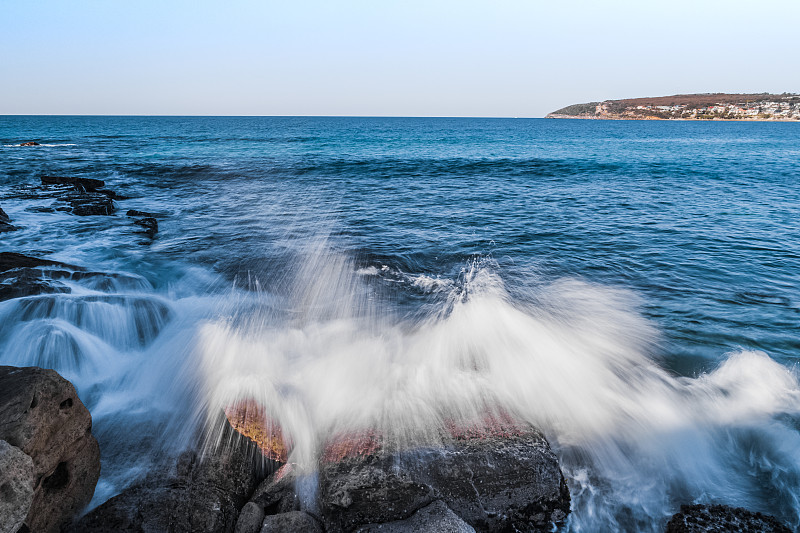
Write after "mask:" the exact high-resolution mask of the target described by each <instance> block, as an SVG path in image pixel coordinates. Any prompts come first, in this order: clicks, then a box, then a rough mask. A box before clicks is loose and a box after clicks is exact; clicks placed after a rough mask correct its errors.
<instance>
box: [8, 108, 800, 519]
mask: <svg viewBox="0 0 800 533" xmlns="http://www.w3.org/2000/svg"><path fill="white" fill-rule="evenodd" d="M28 140H37V141H39V142H40V143H42V146H39V147H30V148H22V147H18V146H14V145H15V144H18V143H20V142H24V141H28ZM42 174H55V175H69V176H81V177H92V178H98V179H102V180H105V182H106V184H107V186H108V188H110V189H113V190H115V191H116V192H117V193H120V194H124V195H126V196H129V197H130V199H127V200H121V201H118V202H117V206H118V211H117V215H116V216H111V217H76V216H73V215H70V214H67V213H63V212H52V213H43V212H39V211H37V209H36V208H37V207H40V206H41V205H42V204H43V203H47V202H43V200H41V199H37V198H32V197H31V196H30V195H26V194H24V192H25V191H26V190H27V188H28V187H30V186H36V185H38V184H39V176H40V175H42ZM798 183H800V128H798V127H797V125H796V124H791V123H700V122H655V121H654V122H627V121H620V122H605V121H572V120H544V119H532V120H516V119H427V118H426V119H414V118H300V117H294V118H291V117H287V118H270V117H230V118H226V117H185V118H184V117H21V116H20V117H0V187H2V188H1V189H0V207H2V208H3V209H4V210H5V211H6V212H7V213H8V214H9V215H10V216H11V218H12V220H13V223H14V224H16V225H18V226H21V227H22V229H21V230H20V231H16V232H12V233H3V234H0V250H3V251H17V252H23V253H31V254H36V255H47V256H48V257H51V258H53V259H58V260H61V261H65V262H68V263H73V264H79V265H84V266H88V267H90V268H92V269H95V270H101V271H115V272H123V273H128V274H133V275H135V276H140V277H141V279H142V283H143V284H139V285H136V287H137V288H135V289H132V288H130V287H128V288H126V287H122V288H120V287H116V288H115V289H114V291H113V293H114V294H116V295H119V294H124V295H126V296H129V297H130V296H131V295H132V294H135V295H137V296H138V297H140V298H144V299H146V300H147V301H148V302H150V303H149V304H148V305H150V306H151V307H153V306H156V305H160V306H164V307H165V308H167V309H168V310H169V311H168V314H169V317H170V318H169V321H168V324H166V325H159V326H158V328H159V331H160V334H159V335H158V336H157V337H156V338H155V340H153V341H152V342H151V341H148V342H147V343H145V345H144V346H143V345H142V343H141V342H139V339H134V337H135V335H134V334H133V333H131V331H129V329H130V328H134V329H135V326H132V325H131V324H130V320H132V319H129V318H125V317H126V316H127V314H126V313H131V312H134V311H131V309H134V310H135V309H139V308H137V307H136V306H135V304H132V303H130V300H127V301H125V302H123V303H118V304H113V303H108V302H107V303H106V305H108V306H109V307H108V308H105V310H103V311H101V310H98V309H95V310H94V311H85V310H84V311H81V313H83V315H82V316H83V318H82V319H80V320H79V319H78V318H76V317H77V316H78V314H80V313H77V312H76V311H68V310H66V311H65V310H64V309H66V308H67V307H69V306H70V305H72V306H78V307H79V306H80V305H83V304H82V303H81V302H78V301H76V300H75V299H79V298H87V297H88V296H97V294H98V291H96V290H95V289H92V288H87V287H75V289H74V291H73V292H74V294H72V295H67V296H62V297H59V298H62V299H63V302H67V303H64V305H63V307H64V308H63V309H62V310H61V311H58V310H56V311H53V310H52V309H51V310H50V311H41V312H38V314H37V313H33V314H30V313H29V314H28V315H24V317H23V313H22V312H21V311H20V307H19V305H21V304H20V302H16V301H8V302H4V303H0V313H3V314H4V316H6V317H7V318H6V324H5V325H4V326H3V328H2V329H0V350H2V351H0V364H3V363H8V364H44V363H43V361H45V362H47V363H49V366H53V367H55V368H57V369H58V370H59V371H61V372H62V373H64V374H65V375H66V376H68V377H70V379H73V380H74V381H75V382H76V384H77V385H78V388H79V390H80V392H81V395H82V397H83V398H84V401H85V402H86V403H87V404H88V405H89V407H90V408H91V409H92V412H93V415H94V417H95V428H96V431H97V432H98V434H99V438H100V440H101V446H102V447H103V448H104V479H103V480H101V485H100V486H99V488H98V496H97V498H98V499H99V500H102V499H104V498H107V497H108V496H109V495H111V494H113V493H114V492H116V491H117V490H119V489H120V488H121V487H122V486H124V485H125V484H126V483H127V482H128V480H129V479H132V478H133V477H134V475H135V472H137V471H138V470H137V468H138V469H146V468H147V465H148V464H149V463H148V461H149V459H148V457H149V456H150V455H152V454H155V453H156V452H155V451H152V450H155V448H159V446H162V444H163V443H164V441H166V440H169V439H165V438H164V434H163V431H165V429H164V428H165V427H166V426H170V425H174V424H176V423H177V422H175V419H173V418H170V417H174V416H176V413H177V414H178V415H177V416H178V418H179V419H180V418H181V417H182V416H183V415H182V414H180V413H184V414H185V413H186V412H188V411H191V410H192V406H193V405H196V404H197V401H198V397H201V398H204V400H203V401H201V402H200V403H204V402H207V403H208V404H209V405H213V403H214V401H218V400H219V398H227V399H228V400H230V398H231V397H235V396H236V395H237V394H245V393H244V392H243V391H247V394H249V395H251V396H257V397H260V398H262V399H263V401H265V402H272V405H274V406H275V407H274V408H275V410H276V413H275V416H276V417H277V418H280V419H281V420H283V423H284V424H285V425H287V426H291V425H292V424H296V425H297V427H296V428H295V431H296V434H297V435H298V440H299V441H302V442H306V441H307V446H306V447H305V448H303V446H298V450H300V448H303V452H302V453H304V454H306V456H304V457H306V459H308V460H311V458H313V456H314V453H315V452H314V450H315V449H316V448H315V446H316V445H317V444H318V443H319V442H320V441H324V438H325V431H326V429H325V428H329V427H334V426H337V424H339V425H341V424H342V423H344V422H342V421H343V420H347V423H344V425H345V426H347V424H348V423H351V422H352V423H354V424H355V422H353V419H354V418H356V419H358V424H368V423H369V421H370V420H377V419H379V418H381V417H384V418H386V417H388V419H392V416H394V415H393V413H395V409H397V410H398V411H399V408H398V407H397V405H404V406H405V408H404V409H405V411H404V412H405V414H404V415H403V419H404V420H411V421H410V422H407V424H408V425H409V427H412V426H414V425H415V424H419V425H425V426H426V427H427V426H430V425H435V424H436V422H435V421H432V420H430V419H427V418H426V417H425V415H424V414H423V413H422V411H420V412H417V411H415V409H416V408H415V407H413V406H414V405H417V404H418V403H419V404H425V405H427V406H428V407H430V406H433V407H434V410H436V408H441V409H440V410H442V412H446V413H447V414H448V416H450V415H452V412H451V411H450V410H451V409H453V406H454V405H459V406H462V407H463V406H465V405H469V406H470V408H477V407H476V406H477V405H478V403H476V402H478V400H477V398H481V400H480V401H481V402H482V401H485V398H486V397H492V398H494V400H493V401H496V402H497V403H499V404H500V405H501V406H503V408H505V409H509V410H511V411H512V412H515V413H516V414H518V416H520V417H521V418H523V419H526V420H528V421H530V422H533V423H536V424H537V425H540V426H542V427H543V428H544V429H545V431H546V433H547V434H548V437H549V438H550V440H551V442H552V443H553V445H554V447H555V448H556V449H557V450H558V452H559V454H560V456H561V457H562V462H563V463H564V465H565V466H564V469H565V474H567V476H568V477H569V478H570V479H571V488H572V491H573V498H574V501H573V518H572V521H571V523H570V526H569V527H570V528H571V530H573V531H598V530H602V529H603V528H611V527H613V528H618V529H623V530H632V531H633V530H642V531H646V530H650V529H652V530H659V528H662V527H663V524H664V523H665V521H666V517H667V516H668V515H669V513H670V512H674V511H675V510H676V508H677V506H678V505H679V504H680V503H689V502H693V501H713V502H720V503H728V504H734V505H743V506H746V507H750V508H753V509H756V510H763V511H767V512H770V513H773V514H776V515H778V516H779V517H780V518H782V519H783V520H785V521H787V522H789V523H791V524H793V525H794V526H795V527H796V526H797V525H798V524H800V514H798V513H800V505H798V502H797V498H798V495H800V461H799V460H798V457H800V455H798V453H797V452H798V451H800V435H798V431H797V428H798V427H800V426H799V425H798V423H799V422H800V419H798V412H797V411H798V407H800V403H798V402H799V401H800V400H798V398H800V388H798V384H797V375H796V369H795V364H796V362H797V360H798V357H800V339H799V338H798V336H797V331H798V323H799V321H800V285H799V284H798V280H800V224H799V223H798V220H800V188H799V187H798ZM128 209H138V210H142V211H148V212H151V213H154V214H156V215H157V218H158V219H159V227H160V231H159V233H158V234H157V236H156V237H155V238H154V239H153V240H149V239H148V238H146V237H143V236H142V235H140V234H137V233H135V232H134V229H133V228H132V225H131V223H130V220H129V219H127V217H125V216H124V213H125V211H127V210H128ZM142 287H144V288H142ZM81 291H83V292H81ZM99 292H100V293H103V291H99ZM106 292H108V291H106ZM103 294H105V293H103ZM48 298H53V297H48ZM34 300H35V298H34ZM59 301H61V300H59ZM154 302H155V303H154ZM27 305H29V306H30V305H32V304H27ZM126 306H127V307H126ZM131 306H133V307H131ZM89 307H91V306H89ZM48 313H50V314H48ZM54 313H55V314H54ZM58 313H61V314H58ZM86 313H89V314H90V315H91V313H97V316H96V317H94V316H93V315H92V316H93V318H92V319H91V320H90V321H88V322H87V319H86V318H85V317H86ZM37 324H38V325H37ZM45 326H46V327H47V328H50V329H47V330H46V331H45V329H42V328H45ZM53 328H56V329H58V330H59V332H60V333H59V334H60V335H61V336H62V337H60V338H62V339H63V338H73V339H77V340H76V341H75V342H76V343H77V346H78V347H77V348H75V347H74V346H73V344H74V343H73V344H70V346H73V347H71V348H70V350H72V352H74V356H73V357H71V358H69V361H68V362H65V361H64V359H59V357H58V353H56V352H58V350H62V351H63V346H64V344H59V343H58V342H49V343H47V342H39V344H36V346H37V348H36V349H29V350H27V351H25V350H23V352H24V353H22V352H20V348H19V347H20V346H21V345H22V344H24V343H23V341H25V343H27V345H31V343H34V340H35V339H41V338H42V337H43V336H47V335H52V330H53ZM126 328H127V329H126ZM23 330H24V331H23ZM47 332H50V333H47ZM48 338H50V337H48ZM32 339H33V340H32ZM48 350H49V351H48ZM348 354H349V355H348ZM352 354H358V357H356V358H355V360H352V359H351V356H352ZM465 354H469V357H476V358H477V359H478V360H479V361H481V364H477V363H476V365H477V366H476V368H486V369H487V370H486V371H485V372H484V373H481V372H478V375H477V376H473V375H469V376H466V377H465V376H463V375H461V374H460V372H462V371H463V368H462V366H463V365H461V364H460V363H459V361H461V359H460V358H462V357H466V355H465ZM476 354H477V355H476ZM353 357H354V356H353ZM59 361H60V362H59ZM87 361H89V362H90V363H89V362H87ZM432 362H435V364H434V363H432ZM462 362H463V361H462ZM334 363H335V364H334ZM482 364H485V367H483V366H481V365H482ZM325 365H332V366H331V368H334V367H335V368H336V369H340V370H339V371H341V372H343V374H342V375H341V376H339V377H340V379H341V382H340V384H341V386H340V387H338V388H333V389H329V388H326V387H322V386H320V384H319V383H318V382H315V380H316V379H318V378H317V373H319V372H322V370H321V369H323V368H324V369H328V370H329V371H330V372H332V374H330V373H329V377H330V376H332V375H337V374H336V373H335V372H336V371H335V370H330V369H329V368H328V367H327V366H325ZM426 365H432V366H430V367H428V366H426ZM365 366H374V368H373V371H374V372H377V373H374V374H369V377H368V378H367V377H365V378H364V380H363V381H359V380H355V381H353V382H351V380H349V377H348V376H352V375H360V373H362V372H364V370H363V368H364V367H365ZM389 368H392V369H394V373H392V372H390V371H389V370H388V369H389ZM398 368H399V369H401V370H399V371H398V370H397V369H398ZM270 369H272V370H270ZM276 369H279V370H276ZM341 369H344V370H341ZM375 369H384V370H385V371H386V372H385V373H382V371H379V370H375ZM419 371H424V372H428V375H431V376H436V379H437V380H438V381H437V383H438V385H437V386H436V387H431V388H430V389H425V388H423V389H412V388H409V387H408V386H407V385H404V384H403V383H405V381H402V380H400V381H389V380H390V379H396V374H397V373H398V372H399V374H400V375H403V376H405V377H406V378H407V377H408V376H409V375H411V374H412V373H414V372H419ZM262 374H263V375H264V376H265V377H264V378H263V380H262V381H258V380H256V382H257V383H258V384H256V385H253V383H252V382H251V381H252V380H251V381H248V382H247V383H244V382H243V381H242V380H243V379H244V378H243V376H250V377H251V378H252V376H259V375H262ZM390 375H391V376H395V377H394V378H390V377H389V376H390ZM463 380H466V381H463ZM401 381H402V383H401ZM371 382H383V384H384V387H383V389H385V390H391V391H393V393H394V395H393V396H391V398H393V399H392V400H391V401H390V400H389V396H387V395H385V394H378V393H375V398H380V399H379V400H375V404H374V405H372V404H369V403H368V402H367V403H368V405H366V406H365V405H360V404H359V401H356V400H355V399H357V398H363V396H364V394H365V391H366V390H372V389H370V388H369V386H368V384H369V383H371ZM287 387H288V388H289V389H291V390H292V391H294V392H292V393H291V394H290V395H289V396H292V398H294V399H295V400H297V398H300V400H298V401H299V404H301V405H306V407H303V408H298V407H297V402H295V403H292V404H291V406H290V405H289V403H287V400H286V397H287V395H286V394H285V393H284V394H281V393H280V391H286V390H288V389H287ZM450 387H452V390H451V389H450ZM434 388H435V389H438V390H447V391H450V392H448V396H447V397H446V398H444V397H440V395H437V394H433V393H432V390H433V389H434ZM223 390H224V392H221V391H223ZM398 391H399V392H398ZM323 392H324V393H325V394H327V396H326V399H320V398H319V397H318V395H321V394H323ZM333 396H336V397H337V399H336V400H332V399H331V398H332V397H333ZM367 396H369V395H367ZM398 398H403V399H404V400H402V401H401V400H397V399H398ZM410 399H415V401H411V400H410ZM293 401H294V400H293ZM404 401H408V403H403V402H404ZM393 402H394V403H393ZM398 402H399V403H398ZM322 404H330V405H336V408H333V407H330V408H326V409H321V408H318V407H312V406H316V405H322ZM204 405H205V403H204ZM131 406H134V407H131ZM459 409H460V408H459ZM467 410H468V409H467ZM359 411H360V412H362V414H363V415H364V416H363V417H360V418H359V417H357V416H356V417H353V416H352V413H353V412H359ZM343 413H346V415H345V414H343ZM395 414H396V413H395ZM398 416H399V415H398ZM282 417H283V418H282ZM189 418H191V417H189ZM301 419H302V420H304V421H305V422H303V423H299V422H297V420H301ZM123 424H126V425H129V424H136V427H141V428H142V429H141V433H142V435H143V436H142V442H141V443H140V444H139V445H137V446H124V445H122V444H120V443H119V437H118V435H117V431H118V428H119V427H120V425H123ZM337 427H338V426H337ZM173 429H174V427H173ZM167 432H169V433H173V432H174V433H180V432H175V431H167ZM409 434H413V431H412V430H411V429H409ZM300 435H306V436H307V439H306V440H305V441H304V439H303V438H301V437H299V436H300ZM154 441H158V442H159V444H158V445H156V444H153V442H154ZM315 443H316V444H315ZM176 446H177V444H176ZM129 448H136V450H131V449H129ZM161 451H163V450H161V449H160V448H159V453H160V452H161ZM300 453H301V452H300V451H298V454H300Z"/></svg>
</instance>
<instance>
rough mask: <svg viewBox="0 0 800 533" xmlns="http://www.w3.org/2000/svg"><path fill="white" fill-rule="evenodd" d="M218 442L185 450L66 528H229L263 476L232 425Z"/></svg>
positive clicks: (83, 532)
mask: <svg viewBox="0 0 800 533" xmlns="http://www.w3.org/2000/svg"><path fill="white" fill-rule="evenodd" d="M220 442H222V443H223V444H222V445H221V446H220V448H218V449H215V450H213V451H210V452H209V453H205V454H198V453H197V452H193V451H190V452H185V453H184V454H182V455H181V456H180V457H179V458H178V460H177V462H176V463H175V464H174V465H173V467H172V468H168V469H167V471H166V472H154V473H152V474H151V475H150V476H148V477H147V478H145V479H144V480H143V481H141V482H139V483H137V484H135V485H134V486H132V487H130V488H128V489H126V490H125V491H123V492H122V493H121V494H119V495H117V496H115V497H114V498H111V499H110V500H109V501H107V502H106V503H104V504H103V505H101V506H100V507H98V508H96V509H94V510H93V511H91V512H90V513H88V514H87V515H86V516H84V517H83V518H81V519H80V520H78V521H77V522H76V523H74V524H72V525H71V526H70V527H69V528H67V531H68V532H73V533H100V532H108V533H111V532H117V531H137V532H150V531H154V532H155V531H158V532H162V531H164V532H172V533H183V532H185V533H190V532H197V533H202V532H207V533H212V532H213V533H227V532H233V531H234V527H235V525H236V519H237V516H238V514H239V510H240V509H241V508H242V507H243V506H244V504H245V503H246V502H247V498H248V497H249V496H250V494H251V493H252V492H253V490H254V489H255V487H256V485H257V484H258V482H259V481H260V480H261V479H263V477H264V475H263V472H264V470H263V463H262V462H261V460H260V455H259V454H258V453H257V451H256V449H255V447H254V446H253V444H252V443H251V442H250V441H249V440H248V439H245V438H244V437H240V436H238V435H234V434H233V433H232V430H228V431H227V432H226V433H225V434H223V435H222V436H221V438H220Z"/></svg>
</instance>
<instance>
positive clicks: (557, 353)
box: [196, 253, 800, 531]
mask: <svg viewBox="0 0 800 533" xmlns="http://www.w3.org/2000/svg"><path fill="white" fill-rule="evenodd" d="M304 264H305V265H306V267H305V268H303V269H299V273H298V275H297V278H296V279H295V280H294V283H293V284H287V291H286V293H287V294H286V299H285V300H282V301H281V304H280V306H278V307H274V306H272V305H268V306H265V307H264V308H263V309H261V310H258V311H253V310H252V309H250V310H248V313H247V316H246V317H242V316H232V317H229V318H227V319H225V320H214V321H209V322H206V323H204V324H203V325H202V327H201V328H200V330H199V333H198V342H197V347H196V350H197V356H198V357H199V360H200V373H201V377H202V380H203V383H204V384H203V387H204V390H205V392H204V394H203V397H204V398H205V400H206V402H207V403H206V404H205V408H206V409H207V412H210V413H213V412H215V411H218V410H219V409H223V408H225V407H226V406H230V405H232V404H234V403H236V402H241V401H246V400H254V401H255V402H256V403H258V404H259V405H261V406H263V407H264V409H265V410H266V417H267V418H268V419H269V421H270V423H275V424H276V425H278V426H280V427H281V428H282V430H283V431H284V433H285V434H287V435H288V436H289V438H290V440H291V443H292V444H291V451H290V455H289V460H290V461H292V462H295V463H297V464H298V465H299V466H300V467H301V468H306V469H308V470H309V471H313V469H314V465H315V464H316V461H317V460H318V458H319V454H320V452H321V449H322V447H323V446H324V444H325V443H326V442H329V441H330V440H331V439H334V438H336V436H338V435H346V434H359V433H363V432H364V431H374V432H377V433H379V434H381V435H384V436H386V438H387V441H388V442H390V443H392V444H393V445H397V446H410V445H414V444H415V443H419V442H432V441H437V440H441V439H444V438H446V434H447V431H446V430H447V424H448V423H450V422H452V421H470V420H474V419H476V418H478V417H480V416H481V414H482V413H485V412H486V411H487V410H489V411H491V410H502V411H505V412H508V413H510V414H512V415H513V416H515V417H517V418H519V419H521V420H524V421H527V422H530V423H532V424H535V425H537V426H539V427H541V428H542V429H543V430H544V431H545V432H546V433H547V435H548V436H549V438H550V440H551V443H552V444H553V446H554V447H555V449H556V450H557V451H558V453H559V454H560V456H561V459H562V464H563V468H564V470H565V474H566V475H567V477H568V478H569V479H570V484H571V488H572V491H573V496H574V501H573V508H574V513H573V515H572V517H571V519H570V526H569V527H570V529H571V530H572V531H598V530H625V531H634V530H636V531H659V530H661V529H663V525H664V522H665V520H666V518H667V517H668V516H669V514H671V513H672V512H674V511H675V510H676V507H677V506H678V504H680V503H686V502H691V501H709V502H710V501H720V502H724V503H729V504H734V505H744V506H747V507H750V508H754V509H756V510H763V511H768V512H772V513H774V514H777V515H779V516H781V517H782V518H783V519H785V520H788V521H791V522H792V523H793V524H795V525H797V524H798V523H800V520H798V509H799V507H798V502H797V496H796V495H797V494H800V483H799V482H798V480H799V479H800V465H798V461H797V460H796V457H797V455H795V453H796V452H797V451H800V436H799V435H798V432H797V429H796V427H797V422H796V421H797V420H798V405H800V386H798V380H797V376H796V375H795V374H794V373H793V372H792V371H790V370H788V369H787V368H785V367H783V366H781V365H780V364H778V363H776V362H775V361H773V360H771V359H770V358H769V357H768V356H767V355H766V354H763V353H758V352H740V353H736V354H731V355H730V356H729V357H728V358H727V359H726V360H725V362H724V363H723V364H722V365H721V366H720V367H719V368H718V369H717V370H715V371H714V372H712V373H710V374H707V375H703V376H700V377H699V378H697V379H688V378H675V377H673V376H672V375H670V374H669V373H667V372H666V371H664V370H663V369H662V368H660V367H659V366H658V364H657V363H656V361H655V360H654V359H653V357H652V354H653V353H654V352H655V343H656V340H657V334H656V332H655V331H654V330H653V328H652V327H651V326H650V325H649V324H648V322H647V321H646V320H645V319H643V318H642V316H641V315H640V314H638V313H637V312H636V305H637V303H636V301H635V298H633V297H632V296H631V295H630V294H627V293H625V292H622V291H616V290H610V289H608V288H604V287H600V286H597V285H593V284H589V283H585V282H580V281H576V280H563V281H559V282H555V283H551V284H540V286H541V287H542V288H541V289H540V290H537V291H536V292H535V293H532V294H529V295H528V299H527V301H526V302H520V301H519V300H516V301H512V300H511V298H510V296H509V295H508V293H507V291H506V290H505V287H504V285H503V282H502V280H501V278H500V277H499V276H498V275H497V273H496V271H495V268H494V267H493V265H491V263H489V262H475V263H473V264H471V265H470V266H469V267H468V268H466V269H465V270H464V272H463V273H462V275H461V276H460V278H459V280H456V281H457V282H453V287H452V289H451V290H450V292H449V293H448V295H447V298H445V299H443V300H442V301H441V302H442V303H441V305H440V307H439V309H438V312H435V313H432V314H431V315H430V316H429V317H428V318H427V319H424V320H422V321H410V320H407V319H402V318H399V317H397V316H394V315H393V314H392V313H391V312H388V311H386V312H384V311H383V310H382V309H381V307H380V305H379V303H380V302H376V301H375V298H372V297H371V296H370V294H369V292H368V291H365V290H364V286H363V285H360V284H359V280H362V279H363V278H364V276H363V270H362V271H359V269H358V268H356V267H355V266H354V265H353V264H352V263H351V262H349V261H347V260H345V259H343V258H342V257H339V256H336V255H335V254H327V253H323V254H321V255H317V256H315V257H312V258H311V259H310V260H306V261H305V263H304ZM440 286H441V284H440Z"/></svg>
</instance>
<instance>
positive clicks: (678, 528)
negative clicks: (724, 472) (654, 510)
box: [667, 505, 792, 533]
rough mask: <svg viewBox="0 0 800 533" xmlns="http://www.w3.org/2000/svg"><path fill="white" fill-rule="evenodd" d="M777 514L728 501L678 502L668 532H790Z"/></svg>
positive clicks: (668, 525)
mask: <svg viewBox="0 0 800 533" xmlns="http://www.w3.org/2000/svg"><path fill="white" fill-rule="evenodd" d="M791 531H792V530H791V529H789V528H788V527H786V526H785V525H783V524H781V523H780V522H779V521H778V519H777V518H775V517H773V516H769V515H765V514H762V513H754V512H752V511H748V510H747V509H742V508H741V507H728V506H727V505H681V510H680V512H678V513H675V514H674V515H673V516H672V519H671V520H670V521H669V523H668V524H667V533H791Z"/></svg>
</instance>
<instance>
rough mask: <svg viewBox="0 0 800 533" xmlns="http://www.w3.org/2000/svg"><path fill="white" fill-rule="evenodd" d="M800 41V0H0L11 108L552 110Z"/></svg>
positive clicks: (799, 78) (785, 63)
mask: <svg viewBox="0 0 800 533" xmlns="http://www.w3.org/2000/svg"><path fill="white" fill-rule="evenodd" d="M798 53H800V1H798V0H791V1H786V0H784V1H773V0H762V1H759V2H752V1H750V2H741V1H737V0H732V1H703V0H694V1H686V0H677V1H672V2H662V1H648V0H638V1H606V2H603V1H600V0H592V1H589V0H586V1H583V0H582V1H577V0H548V1H533V0H528V1H524V0H485V1H480V2H478V1H471V0H458V1H455V0H453V1H451V0H405V1H395V0H364V1H361V0H338V1H337V0H328V1H318V0H283V1H281V2H274V1H268V0H261V1H257V0H218V1H214V2H211V1H203V0H192V1H184V0H158V1H151V0H135V1H121V0H73V1H67V0H32V1H20V0H17V1H14V0H0V114H18V113H32V114H172V115H175V114H177V115H181V114H200V115H203V114H208V115H413V116H429V115H432V116H441V115H446V116H524V117H530V116H533V117H535V116H542V115H544V114H545V113H547V112H549V111H552V110H554V109H556V108H559V107H562V106H565V105H567V104H571V103H577V102H586V101H592V100H603V99H609V98H626V97H636V96H659V95H667V94H676V93H687V92H717V91H723V92H751V91H754V92H763V91H770V92H784V91H789V92H800V59H799V58H798Z"/></svg>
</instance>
